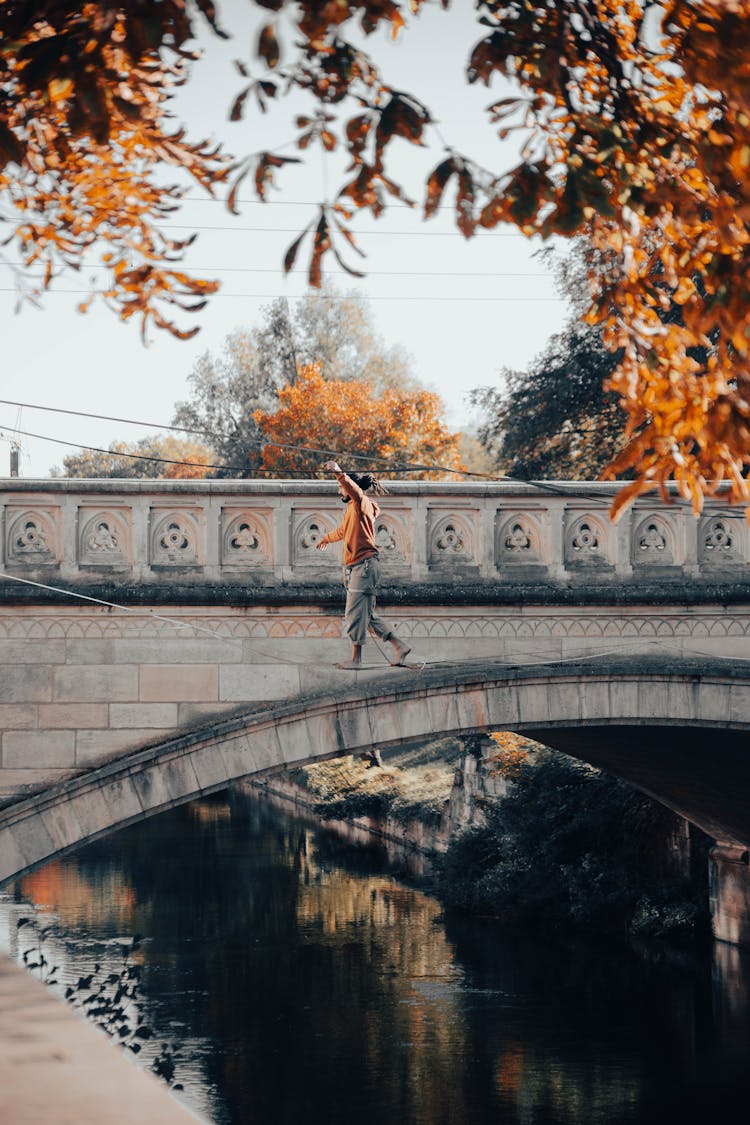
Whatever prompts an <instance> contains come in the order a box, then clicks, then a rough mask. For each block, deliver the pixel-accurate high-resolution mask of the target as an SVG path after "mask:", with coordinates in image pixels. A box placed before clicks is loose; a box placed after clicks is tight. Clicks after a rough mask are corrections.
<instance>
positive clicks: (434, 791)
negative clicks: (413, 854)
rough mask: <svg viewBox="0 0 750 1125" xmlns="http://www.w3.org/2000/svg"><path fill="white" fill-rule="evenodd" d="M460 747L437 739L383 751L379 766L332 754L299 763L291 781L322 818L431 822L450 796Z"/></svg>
mask: <svg viewBox="0 0 750 1125" xmlns="http://www.w3.org/2000/svg"><path fill="white" fill-rule="evenodd" d="M454 744H455V745H454ZM460 751H461V746H460V744H459V743H458V741H457V740H456V739H443V740H441V742H440V743H439V744H430V745H429V747H428V746H424V747H419V748H417V749H415V750H411V751H404V750H400V748H399V752H398V753H392V754H385V755H384V764H383V766H382V767H377V766H371V765H370V764H369V763H367V762H364V761H362V760H361V759H359V758H335V759H331V760H330V761H327V762H320V763H316V764H315V765H312V766H305V767H304V769H301V770H297V771H295V772H294V774H293V779H294V780H295V781H297V782H298V783H299V784H302V785H303V786H304V788H305V789H306V790H307V791H308V793H309V794H310V799H311V801H312V802H313V805H314V810H315V812H316V813H317V815H318V816H320V817H322V818H323V819H324V820H352V819H354V818H356V817H363V816H367V817H381V818H383V819H385V818H391V819H393V820H399V821H402V822H406V821H410V820H418V821H421V822H422V823H423V824H429V825H436V824H439V822H440V819H441V817H442V816H443V813H444V811H445V808H446V805H447V803H448V798H449V797H450V794H451V789H452V787H453V779H454V775H455V769H454V765H453V763H454V762H455V760H456V759H457V757H458V755H459V753H460Z"/></svg>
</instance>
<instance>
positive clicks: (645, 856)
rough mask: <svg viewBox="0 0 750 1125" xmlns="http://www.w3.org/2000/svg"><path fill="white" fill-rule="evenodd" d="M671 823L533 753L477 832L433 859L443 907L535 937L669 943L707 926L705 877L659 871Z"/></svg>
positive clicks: (579, 768)
mask: <svg viewBox="0 0 750 1125" xmlns="http://www.w3.org/2000/svg"><path fill="white" fill-rule="evenodd" d="M673 824H674V816H673V814H672V813H670V812H669V811H668V810H666V809H664V808H663V807H662V806H660V805H658V804H656V803H655V802H654V801H651V800H649V799H648V798H646V797H644V796H642V795H641V794H640V793H638V792H637V791H636V790H634V789H632V788H631V787H630V786H628V785H625V784H624V783H622V782H619V781H616V780H613V779H611V778H608V777H606V776H605V775H604V774H602V773H600V772H599V771H598V770H593V769H590V768H589V767H587V766H584V765H582V764H580V763H577V762H574V761H572V760H570V759H568V758H566V757H564V756H563V755H561V754H556V753H554V752H552V751H543V752H541V753H539V754H536V755H535V756H534V759H533V760H530V761H528V762H525V763H523V764H522V765H521V767H520V769H519V771H518V775H517V778H516V781H515V784H514V787H513V788H512V790H511V792H510V793H509V795H508V796H507V797H505V798H504V800H502V801H500V802H499V803H498V804H496V805H493V806H492V807H490V808H488V809H487V819H486V823H485V825H484V826H483V827H481V828H476V829H472V830H470V831H468V832H466V833H464V834H463V835H462V836H460V837H458V838H457V839H456V840H455V841H454V842H453V843H452V844H451V845H450V847H449V849H448V852H447V854H446V855H445V856H444V857H443V860H442V862H441V865H440V872H439V875H438V882H437V890H438V893H439V895H440V897H441V898H442V899H443V900H444V901H445V902H446V903H447V904H449V905H451V906H455V907H459V908H461V909H464V910H467V911H471V912H472V913H485V914H492V915H495V916H498V917H500V918H502V919H503V920H504V921H506V922H507V923H512V924H522V925H534V926H539V927H544V928H545V929H547V930H549V929H555V928H556V929H561V928H564V927H585V928H587V929H590V930H598V931H600V932H602V931H612V930H617V929H620V930H622V929H627V930H629V931H630V932H633V933H637V934H638V935H639V936H660V937H669V938H672V939H679V938H682V937H686V936H688V935H694V934H697V933H701V932H703V931H704V930H705V929H706V927H707V923H708V912H707V904H706V902H705V900H704V895H705V891H704V888H705V882H706V880H705V877H704V879H703V883H702V886H701V885H699V888H698V889H697V890H696V887H695V886H694V885H693V883H692V882H691V881H690V880H689V879H688V878H686V877H685V876H681V875H679V874H677V873H674V871H672V872H670V871H669V864H668V863H665V862H662V863H661V864H660V863H659V862H658V861H656V860H655V857H656V856H662V857H664V856H666V839H667V837H668V835H669V832H670V828H671V827H672V825H673Z"/></svg>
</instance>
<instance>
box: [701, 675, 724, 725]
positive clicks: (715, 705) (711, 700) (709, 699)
mask: <svg viewBox="0 0 750 1125" xmlns="http://www.w3.org/2000/svg"><path fill="white" fill-rule="evenodd" d="M729 690H730V689H729V684H726V683H717V682H713V683H712V682H711V681H710V680H709V681H705V680H704V681H703V682H702V683H701V684H700V687H699V688H698V708H699V713H700V716H701V719H702V720H703V722H716V723H725V722H727V720H728V719H729V715H730V713H731V698H730V693H729Z"/></svg>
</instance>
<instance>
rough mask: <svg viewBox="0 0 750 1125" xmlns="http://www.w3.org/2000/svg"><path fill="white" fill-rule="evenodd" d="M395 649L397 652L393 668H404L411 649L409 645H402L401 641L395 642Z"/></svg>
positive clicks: (392, 662) (392, 664)
mask: <svg viewBox="0 0 750 1125" xmlns="http://www.w3.org/2000/svg"><path fill="white" fill-rule="evenodd" d="M393 647H394V649H395V650H396V659H395V660H392V661H391V668H403V666H404V664H405V663H406V658H407V656H408V655H409V653H410V652H411V649H410V648H409V646H408V645H404V644H401V642H400V641H398V642H396V641H394V642H393Z"/></svg>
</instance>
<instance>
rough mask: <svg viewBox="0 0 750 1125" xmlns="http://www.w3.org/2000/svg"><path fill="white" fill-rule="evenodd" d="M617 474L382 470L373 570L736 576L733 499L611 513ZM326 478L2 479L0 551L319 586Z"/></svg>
mask: <svg viewBox="0 0 750 1125" xmlns="http://www.w3.org/2000/svg"><path fill="white" fill-rule="evenodd" d="M618 487H619V486H618V485H610V484H601V483H585V484H576V483H569V484H561V483H556V484H551V485H549V486H547V487H546V489H540V488H537V487H533V486H528V485H519V484H512V485H511V484H502V483H488V484H475V483H472V484H466V483H461V484H454V483H444V482H413V483H412V482H409V483H407V482H402V481H399V482H394V483H393V484H392V485H391V491H390V495H388V496H387V497H385V498H383V500H382V503H381V508H382V510H381V514H380V516H379V519H378V522H377V537H378V543H379V546H380V553H381V559H382V561H383V564H384V571H385V581H386V583H387V584H388V585H397V586H398V585H405V584H410V583H414V582H418V583H420V584H424V583H426V584H428V585H429V584H436V585H441V584H444V583H446V582H448V583H456V581H457V580H461V581H462V582H464V583H479V584H487V583H490V584H492V585H493V587H496V586H498V585H500V586H501V587H502V586H509V587H516V586H518V585H527V586H528V585H545V584H546V585H549V584H553V585H558V586H559V585H565V586H572V587H583V586H586V587H591V586H606V585H609V584H610V583H611V581H612V580H614V581H615V582H616V583H617V584H618V585H620V584H625V585H627V586H633V587H640V586H642V585H643V583H644V582H645V583H652V584H657V585H667V586H674V585H675V584H680V583H681V582H683V583H684V582H686V581H687V582H689V583H690V584H691V585H696V584H698V585H706V584H714V585H715V584H717V583H722V584H727V583H728V584H732V583H737V582H744V581H745V576H746V572H747V566H748V563H749V562H750V535H749V533H748V527H747V525H746V523H745V520H744V513H743V511H742V510H740V509H737V508H734V509H733V508H730V507H728V506H727V505H725V504H722V503H721V501H720V500H719V501H713V502H711V503H709V504H708V505H707V507H706V510H705V512H704V513H703V514H702V515H701V516H700V517H699V518H698V519H695V518H694V517H693V514H692V511H691V509H690V508H689V506H687V505H686V504H684V503H682V502H676V503H673V504H665V503H663V502H662V501H660V500H659V499H658V498H657V497H655V496H645V497H643V498H641V499H640V500H639V501H638V502H637V503H636V504H634V505H633V506H632V507H631V508H629V509H628V510H627V511H626V512H625V513H624V514H623V516H622V518H621V519H620V520H619V522H618V523H617V524H613V523H612V522H611V521H610V519H609V515H608V512H609V507H610V505H611V502H612V500H613V498H614V496H615V495H616V492H617V489H618ZM341 514H342V508H341V505H340V503H339V501H338V498H337V495H336V488H335V484H333V483H331V482H328V481H263V482H258V481H127V480H117V481H108V480H107V481H76V480H45V481H26V480H6V481H4V482H3V485H2V488H1V489H0V526H1V527H2V567H3V570H4V571H6V573H10V574H13V575H17V576H19V577H24V576H26V577H29V578H31V579H35V580H39V581H46V582H53V581H54V579H55V577H59V578H61V579H65V580H68V581H72V582H74V583H75V584H76V585H79V584H86V585H97V584H102V583H104V584H114V585H121V586H125V585H131V586H132V585H133V584H138V585H141V586H143V585H147V586H152V587H157V586H160V585H164V584H171V583H176V584H178V585H180V586H182V587H184V586H205V587H209V586H213V587H215V586H216V585H217V584H218V585H219V586H224V587H228V586H236V585H242V586H250V587H252V586H260V587H273V586H283V585H288V584H290V583H292V584H294V585H302V586H304V585H314V586H326V585H329V586H334V585H338V584H339V582H340V575H339V572H338V570H337V568H336V567H335V566H332V565H331V562H332V555H336V554H337V552H339V551H340V548H339V545H335V546H334V547H333V548H332V549H331V551H330V552H328V553H327V554H326V555H324V554H322V553H321V552H318V551H316V550H315V544H316V543H317V541H318V540H319V539H320V537H321V536H322V535H324V534H325V533H326V532H327V531H329V530H330V529H331V528H332V527H334V526H335V525H336V524H337V523H338V522H339V521H340V519H341Z"/></svg>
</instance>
